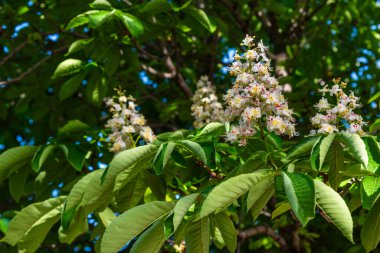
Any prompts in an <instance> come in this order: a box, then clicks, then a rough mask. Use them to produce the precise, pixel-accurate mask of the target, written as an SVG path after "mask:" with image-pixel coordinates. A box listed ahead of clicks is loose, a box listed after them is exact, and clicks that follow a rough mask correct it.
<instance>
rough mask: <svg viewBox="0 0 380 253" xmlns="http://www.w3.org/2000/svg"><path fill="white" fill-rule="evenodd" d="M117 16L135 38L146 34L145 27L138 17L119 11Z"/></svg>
mask: <svg viewBox="0 0 380 253" xmlns="http://www.w3.org/2000/svg"><path fill="white" fill-rule="evenodd" d="M116 16H117V17H118V18H119V19H120V20H121V22H122V23H123V24H124V26H125V28H127V29H128V31H129V32H130V33H131V34H132V36H133V37H138V36H139V35H141V34H143V33H144V25H143V24H142V22H141V21H140V20H139V19H138V18H137V17H135V16H133V15H131V14H129V13H124V12H122V11H117V12H116Z"/></svg>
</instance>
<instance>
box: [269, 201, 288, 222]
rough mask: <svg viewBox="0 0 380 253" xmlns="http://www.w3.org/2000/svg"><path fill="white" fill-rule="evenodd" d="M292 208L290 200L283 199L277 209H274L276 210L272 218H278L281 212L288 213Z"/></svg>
mask: <svg viewBox="0 0 380 253" xmlns="http://www.w3.org/2000/svg"><path fill="white" fill-rule="evenodd" d="M290 209H292V207H291V206H290V204H289V202H287V201H282V202H280V203H278V204H277V205H276V209H274V211H273V212H272V220H273V219H275V218H277V217H278V216H280V215H281V214H283V213H286V212H287V211H289V210H290Z"/></svg>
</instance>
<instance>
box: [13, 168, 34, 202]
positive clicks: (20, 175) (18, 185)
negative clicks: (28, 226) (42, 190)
mask: <svg viewBox="0 0 380 253" xmlns="http://www.w3.org/2000/svg"><path fill="white" fill-rule="evenodd" d="M29 171H30V169H29V168H28V167H23V168H21V169H19V170H18V172H17V173H15V174H13V175H12V176H11V177H10V179H9V193H10V194H11V197H12V198H13V199H14V200H15V201H16V202H17V203H18V202H19V200H20V198H21V196H23V194H24V190H25V186H26V180H27V179H28V175H29Z"/></svg>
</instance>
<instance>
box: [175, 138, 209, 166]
mask: <svg viewBox="0 0 380 253" xmlns="http://www.w3.org/2000/svg"><path fill="white" fill-rule="evenodd" d="M178 144H180V145H181V146H183V147H185V148H186V149H188V150H190V151H191V152H192V153H193V154H194V156H195V157H196V158H198V159H199V160H200V161H201V162H202V163H203V164H207V158H206V153H205V151H204V150H203V149H202V146H201V145H199V144H198V143H196V142H193V141H189V140H181V141H178Z"/></svg>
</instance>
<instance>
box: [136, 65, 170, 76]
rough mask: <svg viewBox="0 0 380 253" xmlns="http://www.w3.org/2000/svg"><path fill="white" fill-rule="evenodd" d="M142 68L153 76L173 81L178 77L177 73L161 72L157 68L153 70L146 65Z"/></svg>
mask: <svg viewBox="0 0 380 253" xmlns="http://www.w3.org/2000/svg"><path fill="white" fill-rule="evenodd" d="M141 67H142V68H143V70H145V71H146V72H148V73H149V74H152V75H155V76H159V77H162V78H169V79H172V78H174V77H175V75H176V73H175V72H160V71H158V70H156V69H155V68H152V67H150V66H147V65H145V64H141Z"/></svg>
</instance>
